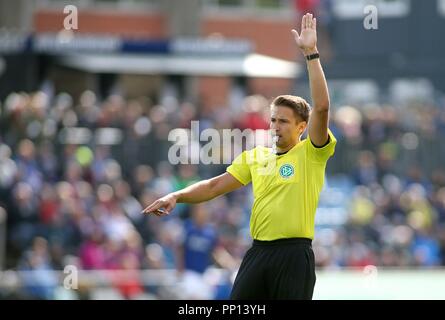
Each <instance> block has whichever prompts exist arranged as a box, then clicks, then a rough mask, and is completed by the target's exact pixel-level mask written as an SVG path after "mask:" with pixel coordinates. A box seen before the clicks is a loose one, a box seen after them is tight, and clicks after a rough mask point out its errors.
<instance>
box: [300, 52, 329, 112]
mask: <svg viewBox="0 0 445 320" xmlns="http://www.w3.org/2000/svg"><path fill="white" fill-rule="evenodd" d="M316 52H318V51H317V48H314V49H312V50H304V51H303V54H304V55H305V57H306V56H307V55H310V54H313V53H316ZM306 63H307V69H308V73H309V85H310V87H311V96H312V107H313V110H314V111H328V110H329V91H328V85H327V83H326V78H325V75H324V72H323V67H322V66H321V62H320V59H313V60H309V61H307V60H306Z"/></svg>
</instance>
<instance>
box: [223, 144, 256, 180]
mask: <svg viewBox="0 0 445 320" xmlns="http://www.w3.org/2000/svg"><path fill="white" fill-rule="evenodd" d="M226 171H227V172H228V173H230V174H231V175H232V176H234V177H235V179H236V180H238V181H239V182H241V183H242V184H243V185H247V184H248V183H250V182H251V181H252V176H251V174H250V166H249V164H248V161H247V151H244V152H242V153H241V154H240V155H238V156H237V157H236V158H235V160H233V162H232V164H231V165H230V166H228V167H227V169H226Z"/></svg>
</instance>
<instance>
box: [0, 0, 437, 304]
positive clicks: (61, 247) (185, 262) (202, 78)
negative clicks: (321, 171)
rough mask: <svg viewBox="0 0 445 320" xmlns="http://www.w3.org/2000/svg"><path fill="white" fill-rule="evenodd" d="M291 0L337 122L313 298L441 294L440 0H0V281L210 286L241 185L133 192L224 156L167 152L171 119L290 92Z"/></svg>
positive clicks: (231, 249)
mask: <svg viewBox="0 0 445 320" xmlns="http://www.w3.org/2000/svg"><path fill="white" fill-rule="evenodd" d="M66 5H74V6H76V7H77V8H78V10H79V11H78V29H77V30H71V31H69V30H65V29H64V19H65V17H66V16H67V15H68V14H67V13H64V11H63V10H64V8H65V6H66ZM367 5H375V6H376V7H377V8H378V29H377V30H367V29H365V27H364V25H363V20H364V17H365V16H366V14H365V13H364V8H365V7H366V6H367ZM306 11H310V12H314V14H315V15H317V17H318V21H319V49H320V51H321V55H322V60H323V64H324V66H325V71H326V76H327V78H328V83H329V87H330V94H331V102H332V116H331V123H330V128H331V130H332V131H333V132H334V134H335V135H336V137H337V139H338V144H337V149H336V154H335V156H334V157H333V158H331V160H330V161H329V163H328V167H327V177H326V185H325V188H324V190H323V193H322V195H321V199H320V204H319V209H318V211H317V230H316V237H315V240H314V244H313V246H314V251H315V255H316V265H317V269H318V272H317V275H318V279H317V285H316V287H315V293H314V298H315V299H361V298H363V299H444V298H445V295H444V293H443V290H442V288H443V287H444V286H445V273H444V271H443V270H444V269H443V265H444V264H445V165H444V159H445V146H444V143H443V140H444V136H445V109H444V107H445V99H444V95H443V93H444V90H445V80H444V79H445V77H444V74H445V61H444V60H445V58H444V57H445V56H444V55H443V51H444V49H445V44H444V43H442V42H440V39H441V38H440V32H441V31H443V30H444V28H445V1H443V0H428V1H414V0H411V1H410V0H387V1H385V0H379V1H377V0H376V1H364V0H363V1H352V0H331V1H327V0H306V1H303V0H295V1H294V0H292V1H291V0H288V1H286V0H209V1H199V0H186V1H179V0H163V1H161V0H158V1H156V0H150V1H148V0H147V1H143V0H139V1H138V0H107V1H105V0H85V1H74V0H73V1H61V0H46V1H43V0H42V1H37V0H36V1H25V0H16V1H14V2H10V1H5V0H1V1H0V27H1V30H0V38H1V40H0V54H1V56H0V57H1V58H0V101H1V104H0V207H1V209H0V271H1V273H0V274H1V276H0V298H11V297H12V298H37V299H224V298H227V297H228V293H229V292H230V287H231V281H232V280H233V276H234V274H235V272H236V270H237V267H238V266H239V263H240V261H241V258H242V256H243V254H244V252H245V251H246V249H247V248H248V246H249V244H250V241H251V240H250V238H249V235H248V221H249V209H250V206H251V201H252V195H251V190H250V189H249V188H243V189H242V190H240V191H237V192H234V193H232V194H230V195H227V196H223V197H220V198H217V199H215V200H213V201H211V202H209V203H206V204H203V205H196V206H188V205H178V206H177V208H176V209H175V211H174V214H172V215H171V216H169V217H168V218H163V219H159V218H157V217H152V216H146V217H144V216H142V215H141V214H140V211H141V210H142V208H143V207H145V206H146V205H148V204H149V203H151V201H153V200H154V199H156V198H157V197H159V196H161V195H164V194H165V193H167V192H170V191H173V190H177V189H179V188H182V187H184V186H186V185H188V184H190V183H192V182H194V181H198V180H199V179H202V178H208V177H211V176H214V175H216V174H219V173H221V172H224V170H225V167H226V165H203V164H198V165H171V164H170V163H169V162H168V158H167V155H168V150H169V147H170V146H171V142H169V141H168V139H167V137H168V133H169V132H170V131H171V130H174V129H177V128H184V129H188V128H190V125H191V121H192V120H199V123H200V130H204V129H205V128H217V129H225V128H240V129H247V128H249V129H253V130H266V129H267V128H268V120H267V119H268V114H267V111H268V103H269V101H270V99H271V98H272V97H274V96H275V95H278V94H283V93H294V94H297V95H301V96H303V97H306V98H308V99H309V97H310V94H309V90H308V86H307V74H306V73H305V66H304V61H302V59H301V55H300V54H299V52H298V51H297V50H296V48H295V45H294V42H293V39H292V37H291V34H290V29H291V28H293V27H295V26H297V27H298V26H299V24H298V23H297V22H296V21H297V20H298V18H299V16H300V15H301V13H304V12H306ZM195 143H199V142H196V141H195ZM225 147H227V146H222V148H225ZM190 156H191V157H193V154H191V155H190ZM66 266H76V267H77V268H78V269H79V270H82V271H80V273H79V286H78V288H77V290H67V289H65V288H64V279H65V278H64V277H66V274H64V273H63V270H64V268H65V267H66Z"/></svg>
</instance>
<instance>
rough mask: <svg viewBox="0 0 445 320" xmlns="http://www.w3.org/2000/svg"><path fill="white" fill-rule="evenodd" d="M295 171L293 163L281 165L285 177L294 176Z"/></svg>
mask: <svg viewBox="0 0 445 320" xmlns="http://www.w3.org/2000/svg"><path fill="white" fill-rule="evenodd" d="M294 173H295V170H294V167H293V166H292V165H291V164H288V163H286V164H283V165H282V166H281V167H280V175H281V176H282V177H283V178H285V179H287V178H290V177H292V176H293V175H294Z"/></svg>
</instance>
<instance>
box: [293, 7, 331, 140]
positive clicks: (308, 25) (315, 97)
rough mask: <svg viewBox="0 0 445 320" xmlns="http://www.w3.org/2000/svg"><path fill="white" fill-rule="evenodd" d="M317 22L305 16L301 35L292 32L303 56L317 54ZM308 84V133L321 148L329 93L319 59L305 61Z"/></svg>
mask: <svg viewBox="0 0 445 320" xmlns="http://www.w3.org/2000/svg"><path fill="white" fill-rule="evenodd" d="M316 28H317V20H316V19H315V18H312V14H305V15H304V16H303V18H302V20H301V34H300V35H299V34H298V32H297V31H295V30H292V32H293V34H294V36H295V41H296V42H297V45H298V46H299V47H300V49H301V51H302V52H303V54H304V55H305V56H308V55H310V54H314V53H318V50H317V30H316ZM307 68H308V73H309V83H310V87H311V95H312V104H313V106H312V112H311V115H310V117H309V124H308V131H309V136H310V138H311V141H312V142H313V143H314V144H315V145H316V146H322V145H324V144H326V142H327V141H328V122H329V104H330V103H329V92H328V85H327V83H326V78H325V75H324V72H323V68H322V66H321V63H320V59H313V60H310V61H307Z"/></svg>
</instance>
